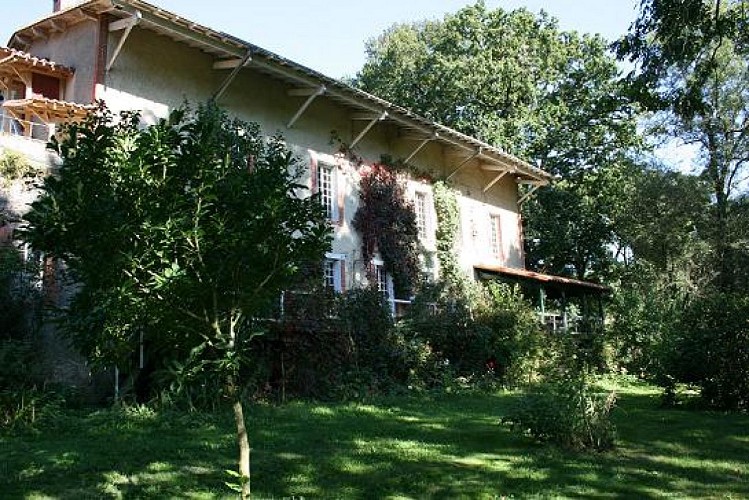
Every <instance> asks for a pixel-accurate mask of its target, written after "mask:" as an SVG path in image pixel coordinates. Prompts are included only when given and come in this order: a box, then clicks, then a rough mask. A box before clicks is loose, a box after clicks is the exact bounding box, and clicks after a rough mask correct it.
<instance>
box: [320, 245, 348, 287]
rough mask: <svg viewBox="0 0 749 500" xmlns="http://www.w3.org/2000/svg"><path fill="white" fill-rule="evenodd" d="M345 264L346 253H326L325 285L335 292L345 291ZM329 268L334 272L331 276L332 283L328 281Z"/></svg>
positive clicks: (324, 267) (324, 264)
mask: <svg viewBox="0 0 749 500" xmlns="http://www.w3.org/2000/svg"><path fill="white" fill-rule="evenodd" d="M345 265H346V254H342V253H330V252H327V253H326V254H325V261H324V263H323V285H324V286H325V287H326V288H330V289H332V290H333V291H334V292H335V293H341V292H343V286H344V283H343V266H345ZM328 266H330V267H328ZM328 269H330V270H331V271H332V273H333V274H332V276H331V278H332V283H331V282H330V281H328ZM331 285H332V286H331Z"/></svg>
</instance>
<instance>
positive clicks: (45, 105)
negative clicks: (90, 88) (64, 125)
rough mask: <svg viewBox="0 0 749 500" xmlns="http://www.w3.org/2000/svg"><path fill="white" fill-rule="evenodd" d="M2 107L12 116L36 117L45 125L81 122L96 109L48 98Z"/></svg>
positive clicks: (6, 104) (14, 102) (26, 100)
mask: <svg viewBox="0 0 749 500" xmlns="http://www.w3.org/2000/svg"><path fill="white" fill-rule="evenodd" d="M2 107H3V109H5V110H7V111H8V112H9V113H10V114H11V115H15V116H18V114H21V113H23V114H27V115H34V116H36V117H38V118H39V119H40V120H42V121H43V122H44V123H58V122H66V121H70V120H71V119H72V120H81V119H83V118H85V117H86V115H87V114H88V113H90V112H91V111H93V110H94V109H95V108H96V106H95V105H85V104H77V103H74V102H68V101H60V100H58V99H48V98H46V97H33V98H31V99H13V100H10V101H5V102H4V103H3V106H2Z"/></svg>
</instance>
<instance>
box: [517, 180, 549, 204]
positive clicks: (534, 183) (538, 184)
mask: <svg viewBox="0 0 749 500" xmlns="http://www.w3.org/2000/svg"><path fill="white" fill-rule="evenodd" d="M518 184H521V183H518ZM522 184H530V185H532V186H533V187H532V188H531V190H530V191H528V192H527V193H525V194H524V195H523V196H522V197H521V198H520V199H519V200H518V206H520V205H522V204H523V203H524V202H525V201H526V200H528V198H530V197H531V195H533V193H535V192H536V190H537V189H538V188H540V187H541V186H544V185H545V183H544V182H543V181H524V182H522Z"/></svg>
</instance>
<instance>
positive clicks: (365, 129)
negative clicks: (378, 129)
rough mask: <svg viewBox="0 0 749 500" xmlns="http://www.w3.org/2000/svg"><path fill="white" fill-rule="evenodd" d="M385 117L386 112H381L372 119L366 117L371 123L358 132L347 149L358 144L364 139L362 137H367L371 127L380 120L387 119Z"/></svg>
mask: <svg viewBox="0 0 749 500" xmlns="http://www.w3.org/2000/svg"><path fill="white" fill-rule="evenodd" d="M387 116H388V112H387V111H383V112H382V114H380V115H377V116H375V117H373V118H372V117H371V116H368V117H367V118H368V119H369V118H372V119H371V121H370V122H369V123H368V124H367V126H366V127H364V130H362V131H361V132H359V135H357V136H356V139H354V140H353V142H352V143H351V144H350V145H349V148H353V147H354V146H356V145H357V144H359V141H361V140H362V139H363V138H364V136H365V135H367V132H369V131H370V130H371V129H372V127H374V126H375V125H376V124H377V123H378V122H381V121H382V120H384V119H385V118H387ZM354 119H356V117H354Z"/></svg>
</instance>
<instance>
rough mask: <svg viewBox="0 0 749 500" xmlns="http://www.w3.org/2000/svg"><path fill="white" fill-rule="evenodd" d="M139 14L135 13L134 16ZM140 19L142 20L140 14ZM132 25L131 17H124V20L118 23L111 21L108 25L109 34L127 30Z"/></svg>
mask: <svg viewBox="0 0 749 500" xmlns="http://www.w3.org/2000/svg"><path fill="white" fill-rule="evenodd" d="M138 14H140V12H138V11H136V14H135V15H136V16H137V15H138ZM140 17H141V18H142V17H143V15H142V14H141V15H140ZM132 24H133V16H130V17H126V18H124V19H120V20H119V21H112V22H111V23H109V32H110V33H111V32H113V31H121V30H125V29H127V28H129V27H130V26H132Z"/></svg>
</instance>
